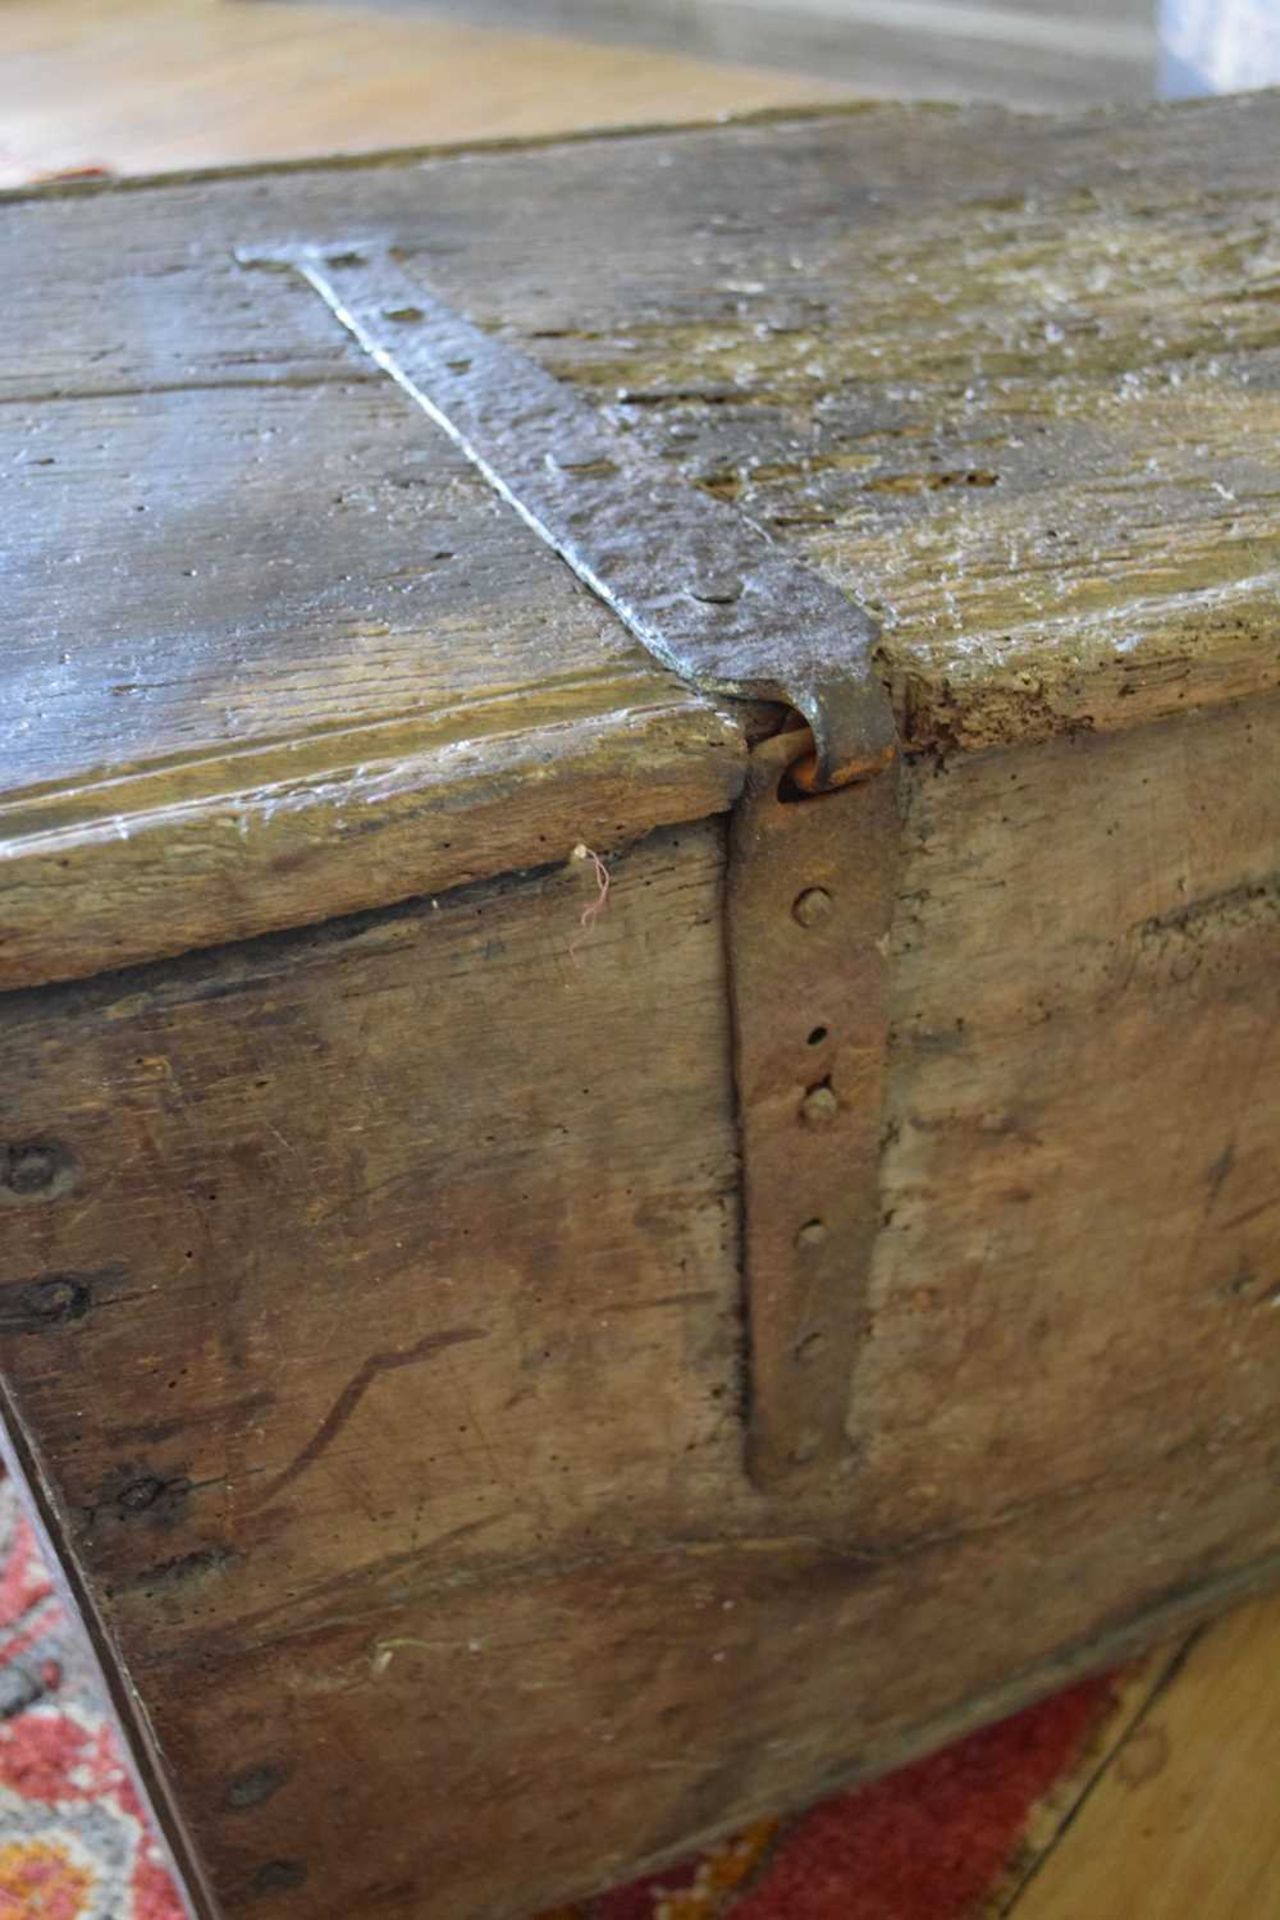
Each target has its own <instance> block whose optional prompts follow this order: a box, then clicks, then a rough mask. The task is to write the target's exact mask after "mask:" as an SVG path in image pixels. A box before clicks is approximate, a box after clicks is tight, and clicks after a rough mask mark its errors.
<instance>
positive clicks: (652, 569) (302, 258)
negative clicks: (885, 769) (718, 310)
mask: <svg viewBox="0 0 1280 1920" xmlns="http://www.w3.org/2000/svg"><path fill="white" fill-rule="evenodd" d="M238 257H239V258H240V260H241V262H242V264H244V265H248V266H272V267H282V268H286V269H289V270H292V271H294V272H296V273H299V274H301V275H302V276H303V278H304V279H305V280H307V281H308V282H309V283H310V284H311V286H312V287H314V288H315V290H316V292H317V293H318V294H319V295H320V297H321V298H322V299H323V300H324V301H325V303H326V304H327V305H328V306H329V307H330V309H331V310H332V312H333V313H334V314H335V316H336V317H337V318H338V319H339V320H340V321H341V322H342V324H343V326H345V327H346V328H347V329H348V330H349V331H350V332H351V333H352V334H353V335H354V336H355V338H356V339H357V340H358V341H359V343H360V345H361V346H362V347H363V348H364V350H365V352H366V353H367V354H368V355H369V356H370V358H371V359H372V360H374V361H375V362H376V363H377V365H378V366H380V367H381V368H383V369H384V371H385V372H387V373H388V374H390V376H391V377H392V379H394V380H396V381H398V382H399V384H400V385H401V386H402V387H403V388H404V389H405V391H406V392H407V393H408V394H410V395H411V397H412V398H413V399H414V400H415V401H416V402H417V403H418V405H419V406H420V407H421V408H422V409H423V410H424V412H426V413H427V414H429V415H430V417H431V418H432V419H433V420H434V421H435V422H436V423H437V424H438V425H439V426H441V427H443V428H444V430H445V432H446V433H448V434H449V435H450V436H451V438H452V439H453V440H454V441H456V443H457V444H458V446H460V447H461V448H462V450H463V451H464V453H466V455H467V456H468V458H469V459H470V460H471V461H473V462H474V464H475V465H476V466H477V467H478V468H479V469H480V471H481V472H482V473H483V474H484V475H485V477H486V479H487V480H488V481H489V482H490V484H491V485H492V486H493V487H494V488H496V490H497V491H498V492H499V493H500V494H501V495H502V496H503V498H504V499H506V500H508V501H509V502H510V503H511V505H512V506H513V507H514V508H515V509H516V511H517V512H518V513H519V514H520V515H521V517H522V518H523V519H524V520H526V521H527V522H528V523H529V525H530V526H531V527H533V528H534V530H535V531H536V532H537V533H538V534H539V535H540V536H541V538H542V539H543V540H545V541H546V542H547V544H548V545H549V546H551V547H552V548H554V550H555V551H556V552H557V553H558V554H560V555H561V556H562V558H563V559H564V560H566V561H567V562H568V564H569V565H570V566H571V567H572V568H573V570H574V572H575V573H576V574H577V575H578V576H579V578H580V579H582V580H583V581H585V582H586V584H587V585H588V586H589V587H590V588H591V589H592V591H593V592H595V593H596V594H598V595H599V596H600V598H601V599H602V600H604V601H606V602H607V604H608V605H609V606H611V607H612V608H613V609H614V611H615V612H616V613H617V614H618V616H619V618H620V619H621V620H622V621H623V622H624V624H625V625H626V626H627V627H628V628H629V629H630V631H631V632H632V633H633V634H634V635H635V636H636V638H637V639H638V640H640V641H641V642H642V643H643V644H644V645H645V646H646V647H647V648H648V649H649V651H650V652H651V653H652V654H654V655H655V657H656V658H657V659H659V660H661V661H662V662H663V663H664V664H665V665H666V666H668V667H671V668H672V669H673V670H674V671H675V672H676V673H678V674H680V675H681V676H682V677H683V678H684V679H686V680H689V681H691V682H692V683H693V684H694V685H695V686H697V687H701V688H703V689H704V690H706V691H709V692H716V693H728V694H735V695H739V696H745V697H747V698H750V699H763V700H777V701H782V702H785V703H786V704H787V705H789V706H793V707H795V708H796V709H797V711H798V712H800V713H801V714H802V715H803V716H804V718H805V720H806V721H807V722H808V724H809V726H810V727H811V729H812V731H813V738H814V743H815V749H816V755H817V765H816V779H817V784H819V785H821V786H835V785H839V784H841V783H842V782H843V781H845V780H848V779H857V778H861V777H863V776H865V775H867V774H869V773H872V772H874V771H876V770H877V769H878V768H880V767H882V766H884V765H886V764H887V763H888V761H889V760H891V759H892V757H893V754H894V751H895V746H896V740H895V733H894V725H893V715H892V713H891V711H890V708H889V704H888V701H887V699H886V697H885V693H884V690H883V688H882V686H881V685H880V682H879V680H878V679H877V677H876V674H875V671H874V667H873V663H872V658H871V651H872V647H873V644H874V642H875V638H876V628H875V624H874V622H873V621H872V619H871V617H870V615H869V614H867V613H866V612H865V610H864V609H863V608H861V607H859V606H858V604H857V603H856V601H854V600H851V599H850V598H849V597H848V596H847V595H846V594H844V593H842V592H841V591H840V590H839V588H837V587H835V586H833V585H832V583H831V582H830V581H828V580H825V579H824V578H823V577H822V576H821V575H820V574H818V573H816V572H815V571H814V570H813V569H812V568H811V567H808V566H806V565H805V564H804V562H803V561H802V560H800V559H798V558H797V557H796V556H795V555H794V554H791V553H789V552H788V551H787V550H786V549H785V548H784V547H781V546H779V545H778V544H777V543H776V542H775V541H773V540H771V539H770V538H769V536H768V535H767V534H766V533H765V532H764V531H763V530H762V529H761V528H760V527H758V526H756V525H755V524H754V522H752V521H751V520H749V519H747V517H746V516H745V515H744V514H742V513H740V512H739V511H738V510H737V509H736V508H735V507H732V506H730V505H729V504H728V503H727V502H725V501H722V500H717V499H716V498H715V497H714V496H713V495H711V494H708V493H706V492H704V491H703V490H702V489H701V488H700V487H696V486H690V485H689V484H688V482H686V481H682V480H680V479H679V478H677V477H676V476H674V475H672V474H671V473H670V472H669V471H668V470H667V469H666V467H665V466H664V465H663V463H662V462H661V461H660V460H659V459H658V458H656V457H655V456H652V455H646V454H645V453H644V452H643V450H642V449H640V448H637V447H635V446H633V445H631V444H629V442H628V441H627V438H626V437H625V436H623V435H620V434H619V433H617V432H616V431H615V430H614V429H613V428H611V427H610V425H609V423H608V421H607V420H606V419H604V418H603V417H602V416H601V414H600V413H599V412H598V410H597V409H596V407H594V406H593V405H592V404H591V402H590V401H588V400H585V399H584V398H583V397H582V396H581V395H580V394H578V393H576V392H575V391H574V390H573V389H572V388H571V387H569V386H566V385H565V383H564V382H563V381H560V380H557V379H556V378H555V376H554V375H552V374H550V373H548V372H547V371H546V370H545V368H543V367H540V366H538V365H537V364H536V362H534V361H533V360H531V359H529V357H528V356H527V355H526V354H523V353H521V352H520V351H519V349H518V348H515V347H513V346H511V345H510V344H509V343H508V342H507V341H505V340H503V339H502V338H501V337H500V336H498V335H495V334H491V333H486V332H484V331H483V330H482V329H481V328H480V327H477V326H475V325H473V324H472V322H471V321H469V320H467V319H465V318H464V317H463V315H462V314H460V313H457V312H456V311H455V310H454V309H453V308H452V307H449V306H447V305H446V304H445V303H444V302H443V301H441V300H438V299H436V297H435V296H434V295H433V294H432V293H431V292H429V291H428V290H427V289H426V288H425V287H424V286H422V285H421V284H420V282H419V281H418V280H416V279H415V278H413V277H412V276H411V275H410V274H409V273H408V272H407V271H406V269H405V268H404V266H403V265H402V264H401V263H400V262H399V260H398V259H397V258H396V256H395V254H394V252H393V250H392V249H390V248H388V247H386V246H384V245H377V246H369V245H349V246H344V247H340V248H339V247H334V246H328V247H318V246H309V245H295V246H288V247H282V248H276V249H272V250H270V251H268V252H265V253H264V252H260V251H259V252H242V253H241V254H240V255H239V256H238Z"/></svg>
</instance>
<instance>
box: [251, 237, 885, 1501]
mask: <svg viewBox="0 0 1280 1920" xmlns="http://www.w3.org/2000/svg"><path fill="white" fill-rule="evenodd" d="M241 258H242V260H243V261H244V263H245V264H247V265H269V266H274V267H282V268H286V269H289V270H291V271H294V272H297V273H299V274H301V275H302V276H303V278H304V279H305V280H307V281H308V282H309V283H310V285H311V286H312V287H314V288H315V290H316V292H317V293H318V294H319V295H320V296H321V297H322V299H323V300H324V301H325V302H326V304H327V305H328V306H329V308H330V309H331V310H332V312H333V313H334V315H335V316H336V317H337V319H338V320H340V321H341V322H342V324H343V325H344V326H345V327H346V328H347V329H348V330H349V331H350V332H351V333H352V334H353V335H354V336H355V338H356V340H357V341H359V343H360V345H361V347H362V348H363V349H364V351H365V352H366V353H367V354H369V356H370V357H371V358H372V359H373V360H374V361H375V362H376V363H377V365H378V366H379V367H381V368H383V369H384V371H385V372H387V373H388V374H389V375H390V376H391V377H392V378H393V379H394V380H396V381H398V382H399V384H400V386H401V387H403V388H404V389H405V391H406V393H408V394H409V395H410V396H411V397H412V399H413V400H414V401H416V402H417V404H418V405H419V406H420V407H421V408H422V409H423V411H424V412H425V413H427V414H428V415H429V416H430V417H431V419H433V420H434V421H435V422H436V423H437V424H438V425H439V426H441V427H443V428H444V430H445V431H446V432H447V433H448V434H449V435H450V436H451V438H452V439H453V440H454V441H455V442H456V443H457V444H458V446H460V447H461V448H462V449H463V451H464V452H465V453H466V455H467V456H468V458H469V459H470V460H471V461H472V462H473V463H474V464H475V465H476V466H477V467H478V468H479V469H480V471H481V472H482V473H483V474H484V475H485V477H486V478H487V480H488V481H489V482H490V484H491V485H492V486H493V487H494V488H495V489H496V490H497V492H498V493H499V494H501V495H502V497H503V498H504V499H505V500H507V501H508V502H509V503H510V504H511V506H513V507H514V508H515V509H516V511H517V512H518V513H519V514H520V515H521V517H522V518H523V519H524V520H525V521H527V522H528V524H529V525H530V526H531V527H533V528H534V529H535V531H536V532H537V533H538V534H539V535H540V536H541V538H542V539H543V540H545V541H546V542H547V543H548V545H549V546H551V547H552V548H553V549H554V550H555V551H556V552H557V553H558V554H560V555H561V556H562V558H563V559H564V560H566V561H567V562H568V564H569V565H570V566H571V567H572V568H573V570H574V571H575V573H576V574H577V575H578V576H579V578H580V579H582V580H583V581H584V582H585V583H586V584H587V585H588V586H589V587H590V588H591V589H592V590H593V591H594V592H595V593H596V594H598V595H599V596H600V598H601V599H602V600H604V601H606V602H607V603H608V605H609V606H611V607H612V608H613V609H614V611H615V612H616V613H617V614H618V615H619V616H620V618H621V619H622V620H623V622H624V623H625V624H626V626H627V627H628V628H629V629H630V630H631V632H632V633H633V634H634V635H635V636H636V637H637V638H638V639H639V640H640V641H642V642H643V644H644V645H645V646H646V647H647V648H648V649H649V651H650V652H651V653H653V654H654V655H655V656H656V657H657V658H658V659H659V660H661V661H662V662H664V663H665V664H666V665H667V666H669V667H671V668H673V669H674V670H675V672H677V673H678V674H680V675H681V676H682V677H683V678H685V679H686V680H689V681H691V682H692V683H693V684H694V685H696V686H698V687H701V688H704V689H706V690H708V691H713V692H717V693H728V694H735V695H741V696H746V697H749V698H752V699H765V700H774V701H781V702H784V703H785V704H787V705H789V706H791V707H793V708H794V709H795V710H796V711H797V712H798V713H799V714H800V715H801V716H802V717H803V719H804V720H805V722H807V725H806V726H805V727H803V728H798V729H795V730H792V731H787V732H783V733H780V734H777V735H775V736H774V737H772V738H771V739H768V740H766V741H764V742H763V743H762V744H761V745H760V746H758V747H757V748H756V749H755V751H754V753H753V754H752V756H751V759H750V762H749V770H748V776H747V783H746V788H745V791H744V793H743V796H742V798H741V800H740V801H739V803H738V806H737V808H736V810H735V813H734V817H733V822H732V826H731V830H730V858H729V877H728V946H729V964H730V972H731V982H732V997H733V1015H734V1031H735V1062H736V1079H737V1096H738V1107H739V1123H740V1128H741V1139H742V1156H743V1201H744V1221H743V1227H744V1282H745V1291H746V1296H747V1299H746V1309H747V1319H748V1327H749V1346H750V1353H749V1369H750V1419H749V1454H748V1464H749V1467H750V1470H751V1472H752V1474H753V1476H754V1477H755V1478H756V1479H757V1481H758V1482H760V1483H761V1484H764V1485H772V1484H775V1483H777V1482H779V1481H783V1480H788V1479H791V1478H793V1477H795V1476H806V1475H810V1474H813V1473H815V1472H829V1471H830V1470H831V1469H832V1467H833V1466H835V1465H837V1464H838V1463H839V1461H840V1460H841V1458H842V1457H843V1456H844V1455H845V1453H846V1440H845V1431H846V1421H847V1414H848V1405H849V1391H850V1381H851V1375H852V1371H853V1365H854V1359H855V1354H856V1349H857V1344H858V1340H859V1336H860V1333H861V1330H862V1327H863V1324H864V1320H865V1316H866V1312H867V1276H868V1272H869V1268H870V1261H871V1251H872V1246H873V1243H874V1240H875V1235H876V1230H877V1226H878V1219H879V1178H878V1170H879V1159H880V1130H881V1101H882V1088H883V1080H884V1073H885V1051H886V1036H887V1032H888V1014H887V975H888V960H887V946H888V935H889V926H890V919H891V914H892V907H893V895H894V873H895V868H896V861H897V851H898V843H899V826H898V818H897V802H896V794H897V785H898V782H897V777H896V772H895V771H885V770H886V769H892V768H893V767H894V763H895V754H896V745H897V742H896V733H895V728H894V722H893V715H892V712H891V710H890V706H889V702H888V699H887V697H886V695H885V692H884V689H883V687H882V686H881V685H880V683H879V681H878V679H877V677H876V674H875V671H874V666H873V661H872V646H873V643H874V640H875V637H876V636H875V627H874V624H873V623H872V621H871V619H870V617H869V616H868V615H867V614H866V613H865V611H864V610H863V609H861V608H860V607H858V606H857V605H856V603H854V602H853V601H852V600H850V599H849V598H848V597H847V596H846V595H845V594H843V593H841V592H840V591H839V590H838V589H837V588H836V587H834V586H833V585H832V584H831V583H830V582H829V581H827V580H824V579H823V578H822V577H821V576H820V575H819V574H817V573H815V572H814V571H813V570H812V569H811V568H809V567H807V566H806V565H805V564H804V562H803V561H802V560H800V559H798V558H797V557H795V556H794V555H792V554H790V553H788V552H787V551H786V550H785V549H784V548H782V547H780V546H778V545H777V544H776V543H775V542H774V541H772V540H771V539H770V538H769V537H768V535H767V534H766V533H765V532H764V531H763V530H762V529H761V528H759V527H757V526H756V525H754V523H753V522H751V521H750V520H748V519H747V518H746V517H745V516H744V515H743V514H741V513H740V512H738V510H737V509H736V508H734V507H732V506H730V505H728V504H727V503H725V502H724V501H721V500H717V499H715V498H714V497H713V496H712V495H710V494H708V493H706V492H704V491H703V490H702V489H700V488H698V487H695V486H691V485H689V484H688V483H687V482H686V481H682V480H681V479H679V478H677V477H675V476H673V475H672V474H671V473H670V472H669V471H668V470H667V468H666V467H665V466H664V465H663V463H662V462H661V461H660V460H659V459H658V458H656V457H654V456H651V455H648V454H646V453H645V451H644V450H643V449H642V448H640V447H638V446H636V445H634V444H633V443H632V440H631V438H630V437H629V436H627V435H624V434H621V433H618V432H616V431H615V430H613V429H612V428H611V427H610V425H609V423H608V421H607V420H606V419H605V418H604V417H603V416H602V415H601V414H600V413H599V412H598V411H597V410H596V408H595V407H594V406H592V404H591V403H590V402H589V401H587V400H585V399H583V398H582V397H581V396H580V395H579V394H577V393H575V392H574V391H573V390H572V389H571V388H569V387H567V386H566V385H564V384H563V383H562V382H561V381H558V380H556V379H555V378H554V377H553V376H552V375H551V374H549V373H547V372H546V370H545V369H544V368H542V367H539V366H537V365H536V364H535V363H534V362H533V361H531V360H529V359H528V358H527V357H526V356H525V355H524V354H522V353H520V352H519V351H518V350H517V349H515V348H513V347H512V346H511V345H509V344H508V343H507V342H506V341H504V340H503V339H501V338H500V337H498V336H495V335H493V334H489V333H485V332H484V331H482V330H481V329H480V328H479V327H476V326H474V325H473V324H472V323H471V322H470V321H469V320H467V319H465V318H464V317H463V316H462V315H461V314H459V313H457V312H455V311H454V310H453V309H452V308H450V307H449V306H447V305H446V304H445V303H444V302H443V301H440V300H438V299H436V298H435V296H434V295H433V294H431V293H430V292H429V291H428V290H427V289H426V288H425V287H423V286H422V285H421V284H420V283H419V282H418V281H417V280H416V279H414V278H413V277H412V276H411V275H410V274H409V273H408V272H407V271H406V270H405V268H404V267H403V265H401V263H400V262H399V260H398V259H397V257H396V256H395V254H394V252H393V251H392V250H391V249H389V248H387V247H386V246H383V245H377V246H370V245H364V244H362V245H357V246H344V247H341V248H337V247H333V246H328V247H316V246H290V247H287V248H283V249H277V250H273V251H272V252H270V253H268V254H266V255H263V254H255V255H252V256H244V255H242V256H241Z"/></svg>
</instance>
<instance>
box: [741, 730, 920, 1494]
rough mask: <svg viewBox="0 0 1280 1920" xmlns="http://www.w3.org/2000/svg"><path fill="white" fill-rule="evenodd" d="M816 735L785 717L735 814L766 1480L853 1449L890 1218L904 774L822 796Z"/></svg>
mask: <svg viewBox="0 0 1280 1920" xmlns="http://www.w3.org/2000/svg"><path fill="white" fill-rule="evenodd" d="M806 745H807V742H806V739H805V736H804V734H803V733H783V734H778V735H775V736H774V738H772V739H770V740H767V741H765V742H764V743H763V744H762V745H761V746H760V747H758V748H757V749H756V751H755V753H754V754H753V755H752V761H751V769H750V773H749V775H748V781H747V787H746V791H745V792H744V794H743V797H742V799H741V800H740V802H739V804H738V807H737V809H736V811H735V813H734V817H733V823H732V827H731V830H730V832H731V840H730V855H729V879H728V928H729V965H730V981H731V992H732V998H733V1020H734V1051H735V1079H736V1084H737V1099H738V1124H739V1129H740V1133H741V1141H742V1178H743V1266H744V1271H745V1274H746V1276H747V1288H746V1293H747V1299H746V1311H747V1325H748V1339H749V1381H748V1388H749V1396H748V1397H749V1433H748V1463H749V1466H750V1469H751V1472H752V1475H753V1477H754V1478H755V1479H756V1480H757V1481H758V1482H759V1483H761V1484H763V1485H772V1484H775V1483H777V1482H779V1481H783V1480H792V1479H802V1478H804V1477H806V1476H810V1475H813V1474H817V1473H820V1472H829V1471H830V1470H831V1469H832V1468H833V1467H835V1466H837V1465H838V1464H839V1462H840V1461H841V1459H842V1458H844V1457H845V1456H846V1454H847V1450H848V1443H847V1440H846V1423H847V1419H848V1412H849V1399H850V1388H851V1381H852V1375H853V1369H854V1363H855V1359H856V1356H857V1349H858V1345H859V1342H860V1339H861V1337H862V1334H863V1331H864V1329H865V1324H866V1319H867V1313H868V1298H867V1287H868V1277H869V1273H870V1266H871V1255H872V1249H873V1246H874V1243H875V1239H876V1234H877V1232H878V1230H879V1224H880V1180H879V1168H880V1141H881V1128H882V1117H881V1115H882V1106H883V1093H884V1079H885V1069H886V1048H887V1035H888V1023H889V1013H888V984H889V935H890V928H891V924H892V918H893V904H894V895H895V879H896V873H897V865H898V847H899V821H898V806H897V787H898V780H897V777H896V774H895V773H893V772H890V773H887V774H884V775H882V776H881V777H880V778H879V779H876V780H866V781H860V782H858V783H856V784H854V785H850V786H845V787H841V788H839V789H838V790H836V791H834V792H829V793H823V794H818V795H814V796H808V797H807V796H805V795H803V794H802V793H797V791H796V790H795V788H794V785H793V783H792V781H791V777H790V776H791V772H792V769H793V768H794V766H795V764H796V760H797V756H798V755H801V754H803V752H804V751H805V748H806Z"/></svg>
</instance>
